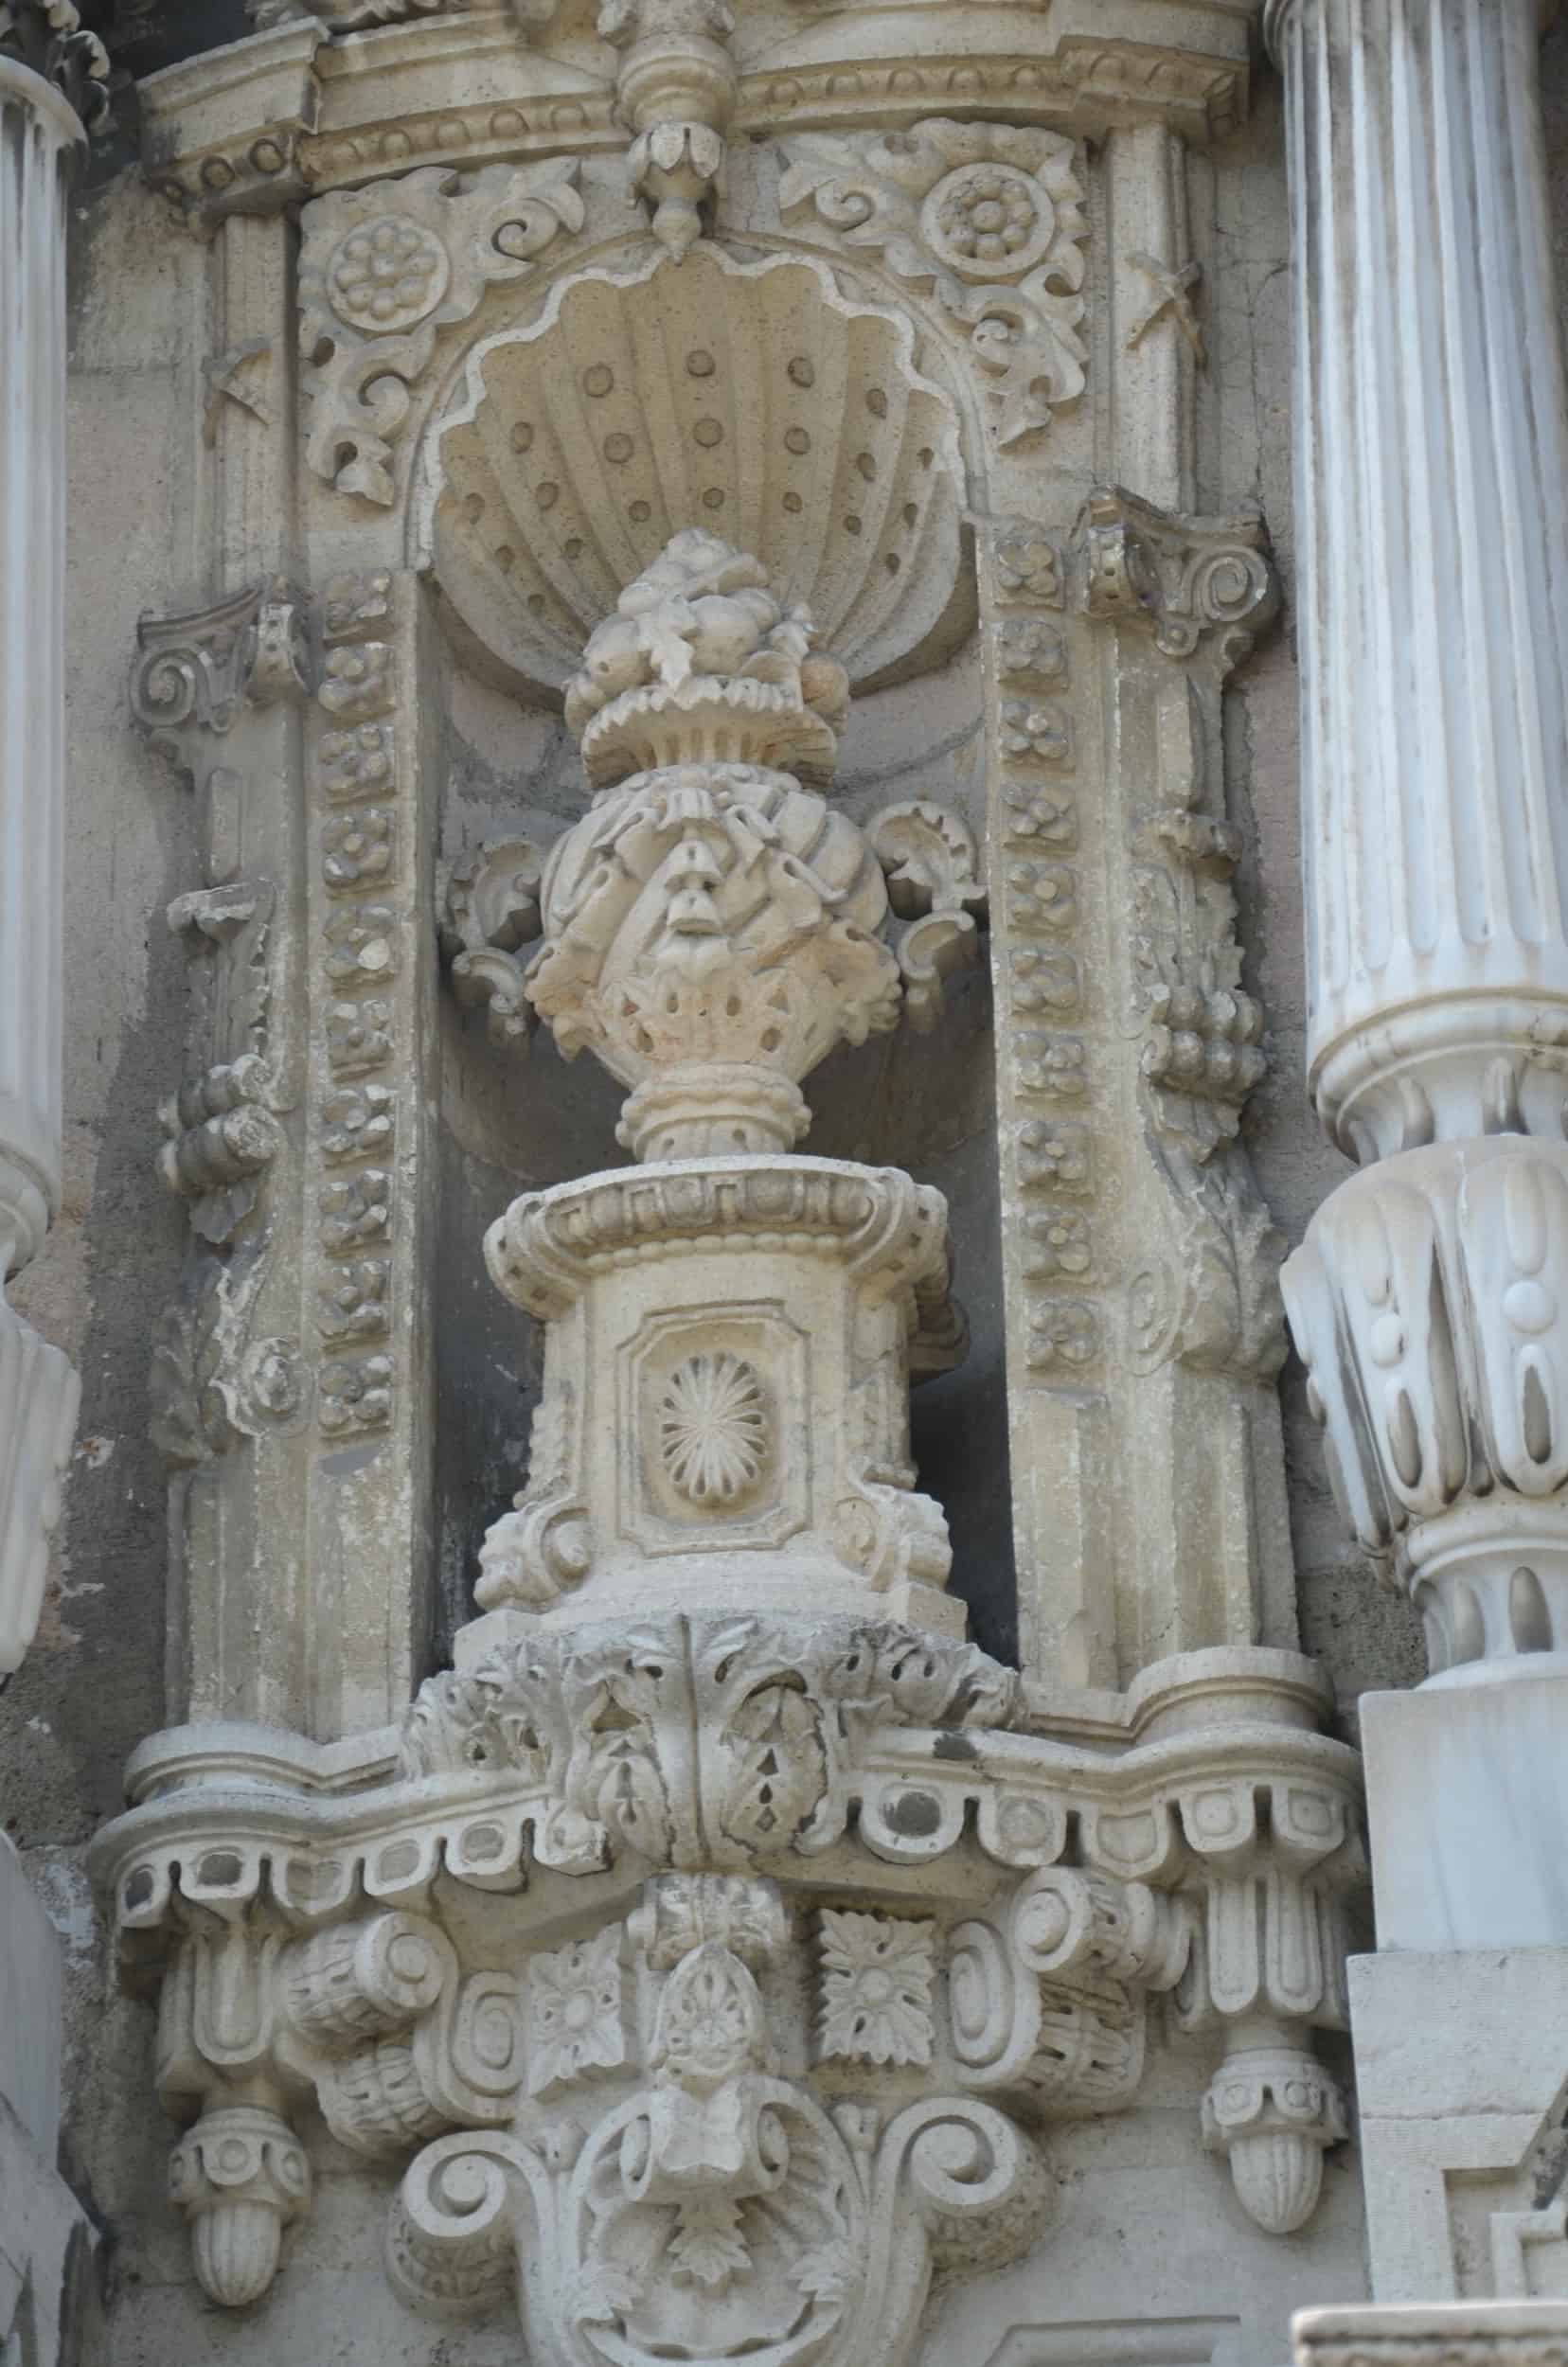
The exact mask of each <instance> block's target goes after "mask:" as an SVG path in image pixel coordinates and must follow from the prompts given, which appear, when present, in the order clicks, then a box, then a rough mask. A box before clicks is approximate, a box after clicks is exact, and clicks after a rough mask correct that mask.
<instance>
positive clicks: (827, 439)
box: [414, 242, 975, 699]
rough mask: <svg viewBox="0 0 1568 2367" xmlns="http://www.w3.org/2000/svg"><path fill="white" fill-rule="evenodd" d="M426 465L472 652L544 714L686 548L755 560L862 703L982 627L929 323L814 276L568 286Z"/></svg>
mask: <svg viewBox="0 0 1568 2367" xmlns="http://www.w3.org/2000/svg"><path fill="white" fill-rule="evenodd" d="M426 454H427V457H426V462H425V468H424V474H423V483H422V487H421V489H420V492H419V501H418V507H417V511H416V516H415V521H414V532H415V543H416V556H417V560H418V561H419V563H420V564H422V565H424V566H427V567H428V568H429V569H430V571H431V573H432V575H433V577H434V579H435V582H436V584H437V589H438V592H439V595H440V598H441V602H442V605H443V608H444V610H445V613H446V615H447V618H448V621H449V623H450V625H451V627H452V629H453V632H454V637H455V638H456V640H457V642H458V644H459V646H460V647H461V648H462V649H463V650H464V651H465V652H466V654H467V655H468V656H469V657H470V658H471V659H472V661H473V662H474V663H475V664H476V665H477V666H479V667H480V668H481V669H482V670H483V671H485V672H486V673H488V674H490V676H492V677H493V678H495V679H496V680H498V681H500V682H501V683H502V684H504V685H506V686H507V687H508V688H510V689H512V690H514V691H517V692H520V693H521V694H522V695H524V696H525V697H529V698H535V699H537V698H538V697H540V696H541V695H542V694H543V696H544V697H546V698H550V699H554V698H558V697H560V696H561V693H562V692H563V691H564V688H565V685H566V683H567V682H568V680H569V679H570V678H571V676H572V675H573V674H574V673H575V672H576V670H577V668H578V667H579V664H580V662H581V653H582V647H583V644H584V642H585V641H586V640H587V638H588V635H589V634H590V632H593V630H594V629H595V627H596V626H597V624H598V623H599V622H600V620H601V619H602V618H603V617H605V616H606V615H608V614H610V613H611V611H612V610H613V609H614V608H615V603H616V601H617V599H618V598H619V596H620V594H621V591H622V588H623V586H625V585H626V584H628V583H629V582H631V581H632V580H633V578H634V577H636V576H637V575H639V574H640V573H641V571H642V570H643V569H644V568H646V567H648V566H650V564H651V563H652V562H653V561H654V560H656V559H657V558H658V556H659V554H660V552H661V551H663V550H664V548H665V547H666V545H667V544H668V542H669V540H670V538H671V536H672V535H674V534H676V533H677V532H679V531H681V530H683V529H684V528H686V527H690V526H701V527H703V528H704V529H705V530H706V531H708V532H709V533H712V534H716V535H722V536H723V537H724V538H725V540H726V541H728V542H730V543H733V544H735V545H736V546H738V547H739V549H741V550H745V551H755V552H757V553H758V554H759V555H760V556H761V557H762V558H763V560H764V561H766V565H767V570H768V577H769V580H770V581H771V583H772V584H773V586H774V587H775V590H776V592H777V593H778V596H779V597H780V599H781V600H782V601H783V602H784V604H785V605H786V606H790V605H793V603H795V602H799V603H802V604H803V605H804V606H806V607H807V608H808V609H809V610H810V612H811V616H812V618H813V620H814V623H815V626H816V629H817V632H818V633H819V635H820V637H821V641H822V644H823V646H824V647H826V648H828V649H830V650H832V652H833V654H834V657H835V658H836V659H837V660H838V662H839V663H840V664H841V665H842V666H843V667H844V668H845V670H846V673H847V675H848V678H849V685H850V688H851V689H852V690H854V691H856V692H860V691H864V690H869V689H875V688H879V687H881V686H882V685H884V684H888V683H893V682H899V681H902V680H904V679H905V678H906V677H908V676H910V675H914V674H918V673H919V672H921V671H923V670H924V669H925V668H926V667H931V666H936V665H940V664H941V663H943V661H944V660H945V659H946V658H947V657H948V656H950V655H951V654H952V652H953V650H955V649H957V648H958V647H960V646H961V645H962V643H963V642H964V641H965V640H966V639H967V638H968V636H969V634H970V633H971V632H972V631H973V628H974V616H975V605H974V599H975V596H974V569H973V565H972V563H971V558H970V552H969V536H968V530H967V528H966V527H965V525H964V523H963V516H962V510H963V497H962V485H963V473H962V469H961V465H960V462H959V454H958V429H957V417H956V413H955V412H954V410H953V405H952V403H951V401H950V400H948V398H947V397H946V395H944V394H943V393H942V392H941V391H940V389H938V388H937V387H936V386H935V385H934V384H932V383H930V382H929V381H928V380H927V379H926V378H924V377H923V376H922V375H921V374H920V372H919V371H918V369H917V367H916V366H915V358H914V351H913V330H912V328H911V325H910V323H909V321H908V320H907V319H906V318H903V317H901V316H900V315H899V314H897V313H895V312H892V311H883V310H881V309H878V308H876V307H873V306H871V305H868V304H865V303H861V302H855V301H851V300H850V299H849V298H847V297H846V296H844V295H843V294H841V293H840V292H839V290H838V288H837V286H836V284H835V283H834V281H833V279H832V276H831V275H830V274H829V272H828V271H827V270H826V269H825V268H824V267H823V266H822V265H820V264H817V263H814V262H810V261H805V260H801V259H798V258H785V257H772V258H767V259H765V260H763V261H760V262H744V263H743V262H739V261H738V260H736V259H734V258H732V257H730V256H729V255H727V254H725V253H724V252H723V251H722V249H720V248H718V247H716V246H713V245H709V244H707V243H705V242H704V244H702V245H700V246H698V247H696V248H694V249H693V250H692V252H691V253H690V254H689V255H688V256H687V258H686V261H685V262H684V263H683V264H681V265H680V266H679V267H678V268H677V266H676V265H674V264H673V263H671V262H669V261H668V259H667V258H664V257H663V256H662V255H661V256H660V257H659V258H657V259H656V260H655V261H654V262H652V263H650V264H644V265H642V266H641V267H640V268H639V269H637V270H636V271H634V272H632V273H628V274H620V273H614V272H609V271H588V272H583V273H580V274H578V275H576V276H573V277H571V278H569V279H566V280H563V281H562V282H561V283H560V284H559V285H558V286H557V287H556V289H554V290H553V291H552V293H551V295H550V298H549V301H548V303H547V304H546V305H545V307H544V309H543V312H542V314H541V315H540V317H539V319H538V320H537V321H536V322H534V323H533V324H532V325H530V326H529V327H527V328H526V329H502V330H500V331H498V332H497V333H495V334H494V335H491V336H489V337H486V338H484V339H482V340H481V341H480V343H479V344H478V345H477V346H476V347H474V349H473V352H472V355H471V356H470V358H469V361H468V365H467V367H466V370H465V373H464V377H463V380H462V382H461V383H460V385H459V387H458V389H457V392H456V395H455V397H454V400H453V402H452V404H451V405H450V407H449V408H448V410H447V411H446V413H445V414H444V416H443V417H442V418H440V419H439V420H438V421H437V425H436V428H435V430H434V432H433V434H432V436H431V437H430V438H429V440H428V443H427V446H426Z"/></svg>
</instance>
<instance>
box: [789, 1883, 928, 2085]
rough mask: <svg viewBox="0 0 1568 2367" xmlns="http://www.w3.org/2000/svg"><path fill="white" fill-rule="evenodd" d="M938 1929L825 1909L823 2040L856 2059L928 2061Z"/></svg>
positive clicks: (820, 1940) (833, 2052)
mask: <svg viewBox="0 0 1568 2367" xmlns="http://www.w3.org/2000/svg"><path fill="white" fill-rule="evenodd" d="M934 1938H935V1924H932V1923H928V1922H924V1921H915V1920H909V1919H905V1918H902V1917H899V1916H895V1915H867V1914H857V1913H853V1912H852V1911H851V1910H849V1909H847V1908H835V1907H825V1908H824V1909H823V1910H822V1913H821V1914H820V1915H819V1916H818V1918H817V1948H818V1953H819V1956H820V1959H821V1967H822V1968H821V1972H820V1975H819V1984H820V1992H821V2004H820V2006H819V2008H818V2016H817V2042H818V2044H819V2046H820V2048H821V2050H822V2053H823V2054H824V2055H825V2056H844V2057H846V2059H847V2060H849V2061H851V2062H864V2063H929V2062H930V2060H931V2053H932V2045H933V2041H934V2038H935V2029H934V2025H933V2020H932V1996H931V1992H932V1984H933V1982H934V1980H935V1965H934V1963H933V1955H932V1949H933V1941H934Z"/></svg>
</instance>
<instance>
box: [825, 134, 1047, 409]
mask: <svg viewBox="0 0 1568 2367" xmlns="http://www.w3.org/2000/svg"><path fill="white" fill-rule="evenodd" d="M783 146H784V153H785V156H786V159H787V169H786V171H785V173H784V176H783V179H782V181H781V182H780V185H779V205H780V207H781V209H782V211H783V212H784V214H785V215H786V217H788V216H790V215H792V214H794V213H796V212H799V211H801V210H804V209H805V208H806V207H808V206H810V207H811V209H812V210H813V211H814V212H815V213H816V215H817V216H818V218H819V219H820V220H821V221H822V222H825V223H827V224H828V225H829V227H830V228H832V229H834V230H836V231H838V232H840V233H841V234H842V235H843V238H844V240H845V243H846V245H848V246H852V247H866V248H872V249H875V250H876V251H877V252H879V253H880V254H881V255H882V258H883V260H884V262H885V263H886V265H887V268H888V270H889V271H891V272H892V273H893V274H894V275H895V276H896V277H898V278H900V279H907V280H911V281H922V280H923V281H924V282H926V283H927V284H928V285H929V286H930V287H931V288H932V290H933V293H934V294H935V298H936V301H937V303H938V304H939V305H940V306H941V308H942V310H943V311H945V312H947V313H948V314H950V315H951V317H952V318H953V321H954V322H955V323H956V324H957V325H958V326H959V327H960V328H962V329H965V330H967V332H968V342H969V346H970V349H971V353H972V355H973V358H974V361H975V364H976V365H977V366H978V368H979V370H980V372H981V374H982V378H983V379H984V381H985V382H986V383H987V385H988V388H989V393H990V396H991V398H992V401H993V405H994V409H995V415H996V417H995V433H996V439H997V442H998V443H999V444H1000V445H1002V446H1003V447H1004V448H1005V449H1006V448H1007V447H1009V446H1012V445H1014V444H1017V443H1019V442H1020V441H1021V440H1022V439H1023V438H1025V436H1032V435H1035V434H1037V433H1039V432H1040V431H1041V430H1042V429H1045V428H1048V427H1049V426H1050V423H1051V417H1052V414H1053V412H1054V411H1056V410H1057V409H1058V408H1060V405H1061V404H1063V403H1066V402H1071V401H1072V400H1074V399H1075V398H1076V397H1077V396H1078V395H1080V394H1081V393H1082V392H1083V387H1084V383H1085V379H1084V366H1085V363H1086V361H1087V358H1088V349H1087V347H1086V346H1085V344H1084V341H1083V337H1082V335H1081V332H1080V324H1081V322H1082V319H1083V311H1084V306H1083V299H1082V297H1081V296H1080V295H1079V294H1078V290H1079V289H1080V288H1081V287H1082V285H1083V275H1084V268H1085V254H1084V249H1085V246H1086V243H1087V240H1088V236H1089V224H1088V219H1087V217H1086V215H1085V214H1084V212H1083V208H1082V204H1081V199H1082V194H1083V192H1082V187H1081V185H1080V183H1079V181H1078V173H1077V168H1076V151H1075V149H1074V144H1073V142H1072V141H1071V140H1070V139H1067V138H1065V137H1064V136H1063V135H1062V134H1061V133H1057V132H1045V131H1034V130H1020V129H1017V128H1015V127H1013V126H1011V125H1007V124H993V123H958V122H952V121H949V120H948V119H947V118H946V117H944V116H934V117H932V118H931V119H929V120H928V121H926V122H923V123H917V124H915V125H914V126H912V128H911V129H910V130H909V131H908V132H892V133H885V134H880V135H879V134H873V133H859V134H853V135H848V136H845V135H840V134H836V133H823V132H803V133H793V134H792V135H791V136H790V137H788V138H787V139H786V140H785V141H784V143H783Z"/></svg>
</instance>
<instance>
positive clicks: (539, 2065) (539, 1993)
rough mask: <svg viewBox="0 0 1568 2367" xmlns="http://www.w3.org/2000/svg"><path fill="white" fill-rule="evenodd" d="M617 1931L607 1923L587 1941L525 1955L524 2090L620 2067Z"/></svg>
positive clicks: (623, 2051) (541, 2090)
mask: <svg viewBox="0 0 1568 2367" xmlns="http://www.w3.org/2000/svg"><path fill="white" fill-rule="evenodd" d="M620 1954H621V1934H620V1931H619V1928H618V1926H616V1925H615V1924H611V1925H609V1926H608V1927H607V1928H606V1929H605V1930H604V1931H600V1932H598V1933H597V1935H596V1936H595V1938H593V1939H591V1940H572V1941H569V1942H568V1943H567V1945H566V1947H564V1948H558V1949H554V1950H543V1951H541V1953H540V1954H539V1955H537V1956H530V1957H529V1959H528V1988H527V1995H528V2092H529V2094H530V2095H548V2094H549V2093H550V2091H551V2090H552V2089H554V2088H559V2087H563V2086H568V2085H569V2084H570V2083H571V2082H572V2081H573V2080H576V2079H579V2078H580V2077H581V2076H582V2074H583V2073H584V2072H588V2071H592V2070H595V2069H597V2070H600V2071H618V2070H619V2068H620V2066H621V2065H622V2064H623V2063H624V2062H625V2060H626V2056H627V2039H626V2026H625V2020H624V2015H625V2003H624V1999H623V1994H622V1990H623V1983H622V1979H621V1966H620Z"/></svg>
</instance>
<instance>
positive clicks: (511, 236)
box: [299, 156, 583, 507]
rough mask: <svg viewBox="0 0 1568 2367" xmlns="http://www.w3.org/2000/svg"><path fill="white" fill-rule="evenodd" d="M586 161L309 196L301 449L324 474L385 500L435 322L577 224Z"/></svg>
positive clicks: (514, 275)
mask: <svg viewBox="0 0 1568 2367" xmlns="http://www.w3.org/2000/svg"><path fill="white" fill-rule="evenodd" d="M578 171H579V165H578V160H577V158H576V157H572V156H547V157H545V158H543V160H542V161H540V162H539V163H537V164H531V165H518V166H513V165H487V166H486V167H485V169H483V171H481V172H477V173H475V174H474V175H473V176H472V179H469V180H465V179H464V178H463V177H462V176H461V175H460V174H458V173H455V172H453V171H451V170H450V169H448V168H447V167H445V166H442V165H427V166H424V167H422V168H421V169H419V171H418V172H410V173H406V174H405V175H404V176H403V178H402V179H401V180H400V181H379V182H375V183H373V184H372V185H371V186H370V187H368V188H364V189H354V190H342V189H334V190H332V191H331V192H330V194H329V195H327V196H326V197H320V198H317V199H316V200H315V201H314V203H313V204H312V205H307V206H306V207H305V209H304V211H303V213H302V215H301V217H300V221H301V227H302V229H303V231H304V243H303V245H302V247H301V249H300V258H299V300H300V331H299V334H300V351H301V353H302V355H303V357H304V360H305V364H306V369H305V388H306V392H307V394H308V396H309V397H310V401H311V421H310V432H309V435H308V436H307V438H306V445H305V453H306V458H307V460H308V461H309V463H310V465H311V467H312V469H313V470H314V471H315V472H316V474H317V475H318V476H320V477H324V478H325V479H326V481H327V483H328V484H329V485H333V486H335V487H336V489H337V490H338V491H339V492H340V493H354V494H358V495H359V497H360V498H361V499H362V500H364V501H368V502H375V503H377V504H378V505H380V506H381V507H391V504H392V502H393V500H394V499H395V497H396V487H395V485H394V482H393V475H392V465H391V464H392V448H393V443H394V440H395V438H396V437H397V436H398V435H399V433H400V432H401V428H402V426H403V424H404V422H405V421H406V419H407V418H408V415H409V410H410V407H411V404H412V400H413V396H412V392H411V390H412V388H413V387H414V385H415V383H417V381H418V380H419V377H420V376H421V375H422V373H423V372H424V371H425V370H426V369H427V368H428V367H429V365H430V361H431V358H432V356H433V355H434V353H435V350H436V340H437V331H438V330H439V329H444V328H448V327H450V326H452V325H454V323H456V322H459V321H466V320H468V319H470V318H471V317H472V314H473V312H474V311H476V310H477V309H478V305H479V301H480V298H481V297H482V296H483V294H484V293H485V291H486V289H487V288H489V287H491V286H493V285H495V284H496V283H497V282H498V281H504V280H511V279H518V278H521V277H522V276H523V275H524V274H525V273H526V272H528V271H531V270H532V268H533V265H534V261H535V258H537V257H538V256H540V255H542V254H543V251H544V249H545V248H546V247H547V246H548V245H549V243H550V241H551V240H552V239H554V238H556V237H558V236H559V234H560V233H561V231H562V230H565V231H573V230H580V229H581V227H582V222H583V205H582V199H581V196H580V195H579V191H578V187H577V178H578Z"/></svg>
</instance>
